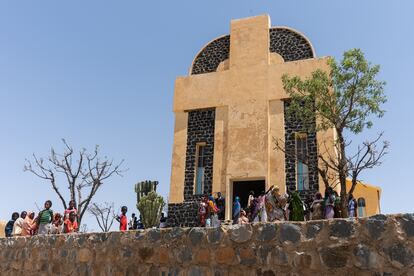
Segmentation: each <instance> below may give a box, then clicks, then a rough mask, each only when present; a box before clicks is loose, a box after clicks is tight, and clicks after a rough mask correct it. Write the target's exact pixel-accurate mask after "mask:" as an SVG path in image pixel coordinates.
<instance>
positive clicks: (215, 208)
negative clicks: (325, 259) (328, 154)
mask: <svg viewBox="0 0 414 276" xmlns="http://www.w3.org/2000/svg"><path fill="white" fill-rule="evenodd" d="M224 213H225V199H224V198H223V197H222V195H221V193H217V197H216V198H214V197H213V196H208V197H207V196H202V198H201V201H200V203H199V208H198V216H199V223H200V226H202V227H218V226H219V225H220V223H221V222H222V221H224V217H225V216H224ZM348 216H349V217H356V216H357V201H356V200H355V198H354V197H353V196H352V194H350V195H349V198H348ZM340 217H342V214H341V198H340V197H339V195H338V193H337V192H336V191H334V190H333V189H332V188H331V187H328V188H327V189H326V191H325V195H324V196H322V194H321V193H320V192H317V193H315V194H314V196H313V198H312V199H311V200H309V201H306V202H304V201H302V199H301V197H300V195H299V192H298V191H294V192H291V193H289V194H281V193H280V189H279V187H277V186H271V187H270V188H269V190H267V191H263V192H261V193H260V194H259V195H257V196H256V195H255V193H254V192H253V191H251V192H250V194H249V196H248V199H247V204H246V206H241V202H240V198H239V197H238V196H236V197H235V198H234V203H233V212H232V219H233V224H246V223H251V222H272V221H304V220H319V219H332V218H340Z"/></svg>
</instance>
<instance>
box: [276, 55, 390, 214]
mask: <svg viewBox="0 0 414 276" xmlns="http://www.w3.org/2000/svg"><path fill="white" fill-rule="evenodd" d="M328 64H329V67H330V71H329V72H326V71H323V70H320V69H318V70H316V71H314V72H313V73H312V75H311V76H310V77H309V78H306V79H301V78H300V77H298V76H288V75H284V76H283V77H282V81H283V87H284V89H285V91H286V92H287V93H288V95H289V96H290V98H291V99H290V104H289V106H288V107H287V116H294V118H295V119H296V120H297V121H298V122H300V123H302V125H303V127H304V129H306V130H307V131H308V132H317V131H325V130H328V129H332V128H333V129H334V130H335V131H336V140H335V141H334V146H335V148H336V153H337V154H335V156H332V154H327V155H326V154H325V155H324V154H322V153H321V150H322V147H321V146H319V148H318V151H319V152H318V157H319V160H320V163H321V164H322V165H318V167H319V168H318V171H319V173H321V172H325V173H326V171H327V170H330V171H331V172H333V174H334V175H336V178H337V179H336V180H337V182H339V184H340V187H341V209H342V215H343V217H347V213H348V212H347V198H348V194H349V193H350V192H353V190H354V189H355V186H356V185H357V183H358V179H359V176H360V174H361V172H362V171H363V170H365V169H370V168H373V167H375V166H378V165H380V164H381V161H382V158H383V157H384V155H385V154H387V152H388V148H389V144H388V142H386V141H383V142H382V145H381V146H380V145H379V143H380V140H381V138H382V133H381V134H379V135H378V137H377V138H375V139H373V140H371V141H366V142H364V143H363V144H362V145H359V146H358V147H357V151H356V152H354V153H352V154H350V153H349V152H350V148H349V146H350V145H351V142H352V141H351V139H350V136H351V135H356V134H360V133H361V132H362V131H363V130H364V129H365V128H370V127H372V125H373V122H372V118H376V117H378V118H379V117H382V116H383V115H384V110H383V109H382V105H383V104H384V103H385V102H386V96H385V95H384V86H385V82H382V81H378V80H377V75H378V73H379V70H380V67H379V66H378V65H372V64H371V63H369V62H368V61H367V60H366V59H365V56H364V54H363V53H362V51H361V50H360V49H351V50H349V51H347V52H345V53H344V54H343V58H342V60H341V61H339V62H337V61H335V60H334V59H333V58H330V59H329V61H328ZM347 177H350V178H351V179H352V188H351V190H350V191H348V192H347V191H346V178H347ZM322 178H323V175H322ZM325 184H326V183H325Z"/></svg>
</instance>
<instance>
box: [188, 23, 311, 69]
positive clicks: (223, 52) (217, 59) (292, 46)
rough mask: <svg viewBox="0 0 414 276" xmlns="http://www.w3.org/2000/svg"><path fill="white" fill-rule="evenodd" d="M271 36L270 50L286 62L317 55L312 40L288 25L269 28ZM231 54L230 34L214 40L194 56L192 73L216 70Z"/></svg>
mask: <svg viewBox="0 0 414 276" xmlns="http://www.w3.org/2000/svg"><path fill="white" fill-rule="evenodd" d="M269 36H270V39H269V52H270V53H277V54H278V55H280V56H281V57H282V58H283V60H284V61H285V62H286V61H295V60H301V59H308V58H314V57H315V56H316V55H315V51H314V49H313V46H312V44H311V43H310V41H309V40H308V39H307V38H306V37H305V36H304V35H303V34H301V33H299V32H298V31H296V30H293V29H291V28H288V27H272V28H270V29H269ZM229 54H230V35H224V36H221V37H218V38H216V39H214V40H212V41H211V42H209V43H208V44H207V45H206V46H204V48H202V49H201V50H200V52H199V53H198V54H197V56H196V57H195V58H194V60H193V63H192V65H191V68H190V75H197V74H204V73H211V72H216V71H217V68H218V67H219V65H220V63H222V62H223V61H225V60H226V59H228V58H229Z"/></svg>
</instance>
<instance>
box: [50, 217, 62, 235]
mask: <svg viewBox="0 0 414 276" xmlns="http://www.w3.org/2000/svg"><path fill="white" fill-rule="evenodd" d="M62 224H63V221H62V215H61V214H60V213H55V214H54V216H53V221H52V224H51V225H50V230H49V234H60V233H61V232H62V229H61V228H62Z"/></svg>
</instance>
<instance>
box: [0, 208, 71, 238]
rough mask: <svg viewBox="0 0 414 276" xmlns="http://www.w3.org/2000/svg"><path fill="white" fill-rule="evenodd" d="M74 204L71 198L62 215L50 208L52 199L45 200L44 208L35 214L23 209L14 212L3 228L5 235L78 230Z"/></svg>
mask: <svg viewBox="0 0 414 276" xmlns="http://www.w3.org/2000/svg"><path fill="white" fill-rule="evenodd" d="M75 206H76V204H75V201H74V200H71V201H70V202H69V207H68V208H67V209H66V210H65V211H64V213H63V215H62V214H60V213H54V212H53V210H52V209H51V208H52V201H50V200H47V201H46V202H45V204H44V209H43V210H41V211H39V213H38V214H37V216H36V214H35V212H32V211H29V212H27V211H23V212H21V213H20V214H19V213H18V212H14V213H13V214H12V217H11V220H9V221H8V222H7V224H6V227H5V229H4V230H5V234H6V237H16V236H33V235H37V234H60V233H73V232H78V230H79V227H78V221H77V216H78V211H77V209H76V208H75Z"/></svg>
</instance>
